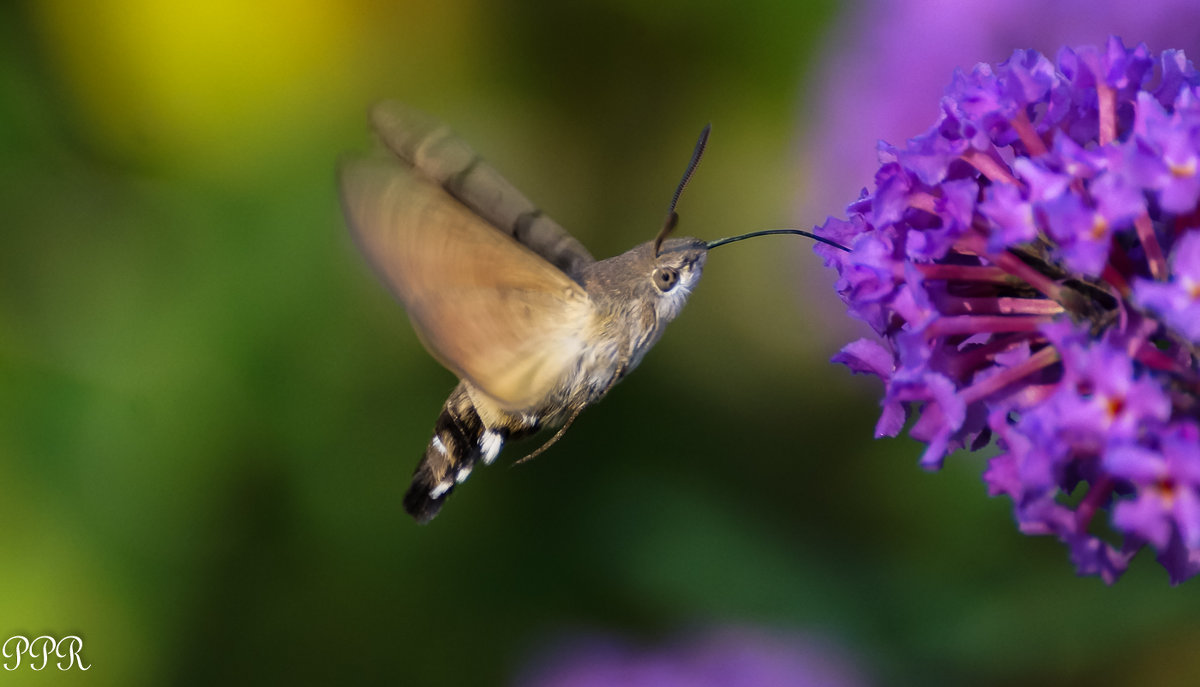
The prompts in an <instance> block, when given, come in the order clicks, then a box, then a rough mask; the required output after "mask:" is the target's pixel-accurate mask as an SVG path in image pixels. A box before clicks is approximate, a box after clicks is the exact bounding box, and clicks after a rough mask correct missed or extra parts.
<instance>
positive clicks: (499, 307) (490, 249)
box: [340, 156, 592, 411]
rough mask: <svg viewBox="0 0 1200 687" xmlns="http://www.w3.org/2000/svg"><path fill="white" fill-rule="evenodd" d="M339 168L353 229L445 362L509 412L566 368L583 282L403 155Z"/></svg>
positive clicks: (581, 320) (580, 324)
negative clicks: (469, 205) (494, 223)
mask: <svg viewBox="0 0 1200 687" xmlns="http://www.w3.org/2000/svg"><path fill="white" fill-rule="evenodd" d="M340 176H341V191H342V202H343V206H344V209H345V211H346V215H347V218H348V220H349V225H350V229H351V231H352V233H353V235H354V237H355V239H356V240H357V242H358V244H359V246H360V247H361V248H362V250H363V252H364V253H365V254H366V257H367V259H368V261H369V262H370V263H371V265H372V267H373V268H374V269H375V271H376V272H377V273H378V274H379V275H380V277H381V278H382V279H383V280H384V282H386V283H387V285H388V286H389V288H390V289H391V290H392V292H393V293H394V294H395V295H396V296H397V297H398V298H399V299H400V301H401V302H403V303H404V306H405V308H406V309H407V311H408V316H409V318H410V319H411V320H412V324H413V327H414V329H416V331H417V335H418V336H419V337H420V339H421V342H422V343H423V344H424V345H425V348H426V349H427V350H428V351H429V352H430V353H431V354H432V355H433V356H434V357H435V358H437V359H438V361H439V362H441V363H442V364H443V365H445V366H446V368H447V369H449V370H450V371H451V372H454V373H455V374H457V375H458V376H459V377H461V378H463V379H465V380H467V381H469V382H471V383H472V384H473V385H474V386H476V387H477V388H478V389H480V390H481V391H483V392H484V393H485V394H487V395H488V396H490V397H491V398H492V399H493V400H495V401H496V402H497V403H498V404H499V405H500V406H501V407H503V408H505V409H507V410H513V411H516V410H522V409H526V408H530V407H532V406H533V405H535V404H536V403H537V402H539V401H541V400H543V399H544V398H545V397H546V395H547V394H549V392H550V391H551V390H552V389H553V388H554V386H555V385H556V384H557V383H558V382H559V380H560V379H561V378H562V377H563V376H564V375H565V374H567V373H568V372H569V371H570V370H571V369H573V367H574V365H575V364H576V362H577V360H578V358H579V356H580V354H581V352H582V350H583V346H584V330H585V328H586V326H587V324H588V322H589V319H590V317H591V312H592V304H591V300H590V299H589V298H588V295H587V292H586V291H584V290H583V288H582V287H580V286H579V284H577V283H576V282H575V281H573V280H572V279H571V278H569V277H568V276H567V275H566V274H564V273H563V272H562V271H561V270H559V269H558V268H556V267H555V266H554V265H551V264H550V263H549V262H547V261H546V260H545V259H543V258H542V257H540V256H538V255H537V254H536V253H534V252H533V251H531V250H530V249H529V248H527V247H525V246H523V245H521V244H520V243H518V242H517V241H515V240H514V239H513V238H512V237H511V236H508V235H506V234H503V233H501V232H499V231H496V229H495V228H493V227H492V226H491V225H489V223H488V222H486V221H484V220H483V219H481V218H480V217H478V216H477V215H475V214H474V213H473V212H472V211H471V210H470V209H468V208H467V207H465V206H464V205H463V204H462V203H461V202H459V201H458V200H456V199H455V198H453V197H451V196H450V195H449V194H447V193H446V191H445V190H444V189H443V188H441V187H440V186H439V185H437V184H436V183H433V182H432V181H430V180H429V179H427V178H426V177H425V176H424V175H422V174H419V173H417V172H416V171H415V170H413V169H412V168H411V167H410V166H409V165H407V164H406V163H405V162H404V161H402V160H397V159H395V158H391V157H382V156H376V157H365V158H359V159H354V160H350V161H348V162H345V163H343V165H342V168H341V171H340Z"/></svg>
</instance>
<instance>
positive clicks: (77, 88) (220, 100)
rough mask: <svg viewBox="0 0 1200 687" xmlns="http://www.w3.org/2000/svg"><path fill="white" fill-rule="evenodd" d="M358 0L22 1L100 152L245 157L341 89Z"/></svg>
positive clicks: (357, 21)
mask: <svg viewBox="0 0 1200 687" xmlns="http://www.w3.org/2000/svg"><path fill="white" fill-rule="evenodd" d="M362 10H363V6H362V3H361V2H354V1H351V2H337V1H334V0H320V1H316V0H314V1H305V0H300V1H296V2H288V1H285V0H263V1H260V2H238V1H236V0H210V1H207V2H191V1H181V2H161V1H159V0H110V1H108V2H99V3H81V2H75V1H73V0H44V1H42V2H39V3H35V4H33V6H32V12H33V14H34V16H35V21H36V22H37V24H38V26H39V28H40V29H41V31H42V33H43V36H44V39H45V43H46V45H47V53H48V54H49V55H50V57H51V59H52V60H53V61H54V64H53V66H54V67H55V68H57V70H58V71H59V72H60V74H61V77H62V79H63V82H64V84H65V85H66V87H67V90H68V92H69V93H70V94H71V95H73V96H74V97H75V98H76V100H77V105H78V107H79V110H80V115H81V117H79V118H78V119H79V120H80V121H78V124H80V125H81V126H82V127H83V128H84V130H85V134H87V135H88V136H89V137H90V138H91V139H92V140H93V142H95V143H98V144H99V145H100V146H101V147H102V148H104V149H107V150H108V151H109V152H111V153H116V154H118V155H120V156H122V157H133V158H134V159H139V160H143V161H150V162H155V163H163V162H167V163H169V164H173V165H182V166H185V167H186V166H190V165H192V164H195V163H200V164H201V165H203V164H204V162H205V161H208V162H218V163H223V164H228V163H229V162H230V160H231V158H235V159H236V158H239V157H241V158H249V157H250V156H252V155H253V153H254V151H255V149H256V148H258V147H259V144H260V143H262V142H264V141H269V140H272V139H279V138H280V137H284V136H286V135H287V134H288V133H289V132H294V131H295V130H296V129H297V128H299V129H301V130H302V129H303V128H304V126H306V125H307V124H308V121H307V118H311V117H314V116H319V113H321V112H323V111H327V110H328V104H327V102H326V101H327V100H328V99H331V98H338V97H339V96H340V95H348V94H349V93H352V92H354V91H355V90H356V88H355V87H356V86H358V85H360V84H359V83H358V82H357V81H356V70H355V69H354V68H353V67H354V66H355V65H356V63H357V60H356V45H355V43H356V38H357V37H359V34H361V32H362V27H363V24H369V23H370V15H369V13H368V12H364V11H362Z"/></svg>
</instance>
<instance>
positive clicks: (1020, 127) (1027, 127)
mask: <svg viewBox="0 0 1200 687" xmlns="http://www.w3.org/2000/svg"><path fill="white" fill-rule="evenodd" d="M1009 124H1010V125H1011V126H1012V128H1013V130H1014V131H1016V132H1017V136H1019V137H1020V139H1021V143H1024V144H1025V150H1027V151H1028V152H1029V156H1030V157H1037V156H1039V155H1045V154H1046V143H1045V142H1044V141H1043V140H1042V137H1041V136H1038V132H1037V130H1036V129H1034V128H1033V122H1031V121H1029V115H1028V114H1026V113H1025V110H1024V108H1022V109H1020V110H1017V116H1015V117H1013V118H1012V119H1011V120H1010V121H1009Z"/></svg>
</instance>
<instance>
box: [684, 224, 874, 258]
mask: <svg viewBox="0 0 1200 687" xmlns="http://www.w3.org/2000/svg"><path fill="white" fill-rule="evenodd" d="M769 234H796V235H798V236H806V237H808V238H810V239H812V240H814V241H820V242H821V243H824V244H826V245H828V246H833V247H834V248H838V249H841V250H844V251H846V252H847V253H850V252H852V251H851V250H850V249H849V248H847V247H845V246H843V245H842V244H840V243H838V242H837V241H834V240H833V239H827V238H825V237H824V236H817V235H816V234H814V233H812V232H808V231H800V230H799V229H765V230H763V231H752V232H750V233H749V234H741V235H740V236H730V237H728V238H723V239H717V240H716V241H709V242H708V243H707V244H705V247H707V248H708V249H709V250H712V249H713V248H716V247H717V246H724V245H725V244H727V243H733V242H735V241H744V240H745V239H752V238H754V237H755V236H767V235H769Z"/></svg>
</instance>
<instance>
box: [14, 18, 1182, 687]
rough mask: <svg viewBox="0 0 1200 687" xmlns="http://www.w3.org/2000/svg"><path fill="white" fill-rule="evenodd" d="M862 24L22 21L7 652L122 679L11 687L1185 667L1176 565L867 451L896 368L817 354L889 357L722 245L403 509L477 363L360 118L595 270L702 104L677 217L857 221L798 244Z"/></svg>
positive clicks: (60, 678) (952, 471)
mask: <svg viewBox="0 0 1200 687" xmlns="http://www.w3.org/2000/svg"><path fill="white" fill-rule="evenodd" d="M850 11H851V10H847V9H839V7H838V6H837V4H836V3H833V2H814V3H807V4H806V3H788V2H779V1H778V0H748V1H746V2H742V3H738V4H736V5H728V6H711V7H710V6H708V5H707V4H703V5H696V4H695V3H686V2H679V1H677V0H662V1H659V2H652V3H651V2H633V1H630V0H608V1H606V2H600V1H596V2H585V3H547V4H544V5H541V4H534V3H518V2H472V1H471V0H443V1H442V2H439V3H436V4H435V3H425V2H414V3H407V4H406V3H400V4H391V3H383V2H370V1H367V0H359V1H351V2H345V1H336V0H325V1H318V0H314V1H312V2H301V3H293V2H283V1H282V0H277V1H272V2H261V3H256V4H253V5H251V4H249V3H239V2H233V1H232V0H221V1H216V2H208V3H164V2H154V1H152V0H113V1H111V2H107V3H76V2H71V1H70V0H47V1H45V2H38V3H32V4H26V5H12V4H5V5H3V8H2V9H0V212H2V213H3V220H0V227H2V228H0V237H2V240H0V639H2V638H6V637H8V636H11V635H13V634H26V635H30V636H33V635H38V634H52V635H56V636H62V635H66V634H78V635H80V636H82V637H83V638H84V641H85V647H84V656H85V658H86V659H87V660H88V661H89V662H90V663H91V664H92V666H93V667H92V669H91V670H90V671H89V672H88V673H86V674H83V675H81V674H79V673H77V672H76V673H73V674H66V673H60V672H58V671H55V670H47V671H45V672H44V673H34V672H31V671H29V670H27V669H25V668H22V669H20V670H18V671H15V672H7V671H6V672H4V674H0V683H4V684H10V683H11V684H63V683H65V682H66V681H68V680H72V679H73V680H81V679H86V680H87V681H88V682H90V683H91V684H106V685H155V684H198V685H200V684H204V685H208V684H219V683H233V684H263V683H313V684H401V685H436V684H455V685H476V684H478V685H487V684H507V683H509V682H510V681H511V680H512V676H514V675H515V674H517V672H518V671H519V670H520V669H521V667H522V666H523V665H525V664H526V663H527V662H528V661H529V660H530V659H531V657H533V656H536V655H538V654H539V652H540V651H542V650H543V648H544V647H546V646H547V645H549V644H552V643H553V642H555V641H557V640H559V639H561V638H562V637H565V636H571V635H573V634H575V633H580V632H584V633H588V632H601V633H606V634H614V635H617V636H620V637H624V638H627V639H628V640H629V641H633V642H640V641H646V642H655V641H658V640H661V639H662V638H668V637H671V636H674V635H675V634H676V633H679V632H681V631H683V630H686V629H687V628H693V627H702V626H710V625H725V624H753V625H760V626H764V627H768V628H780V629H783V630H799V631H801V632H804V633H807V634H809V635H813V636H820V637H824V638H825V640H826V641H829V642H832V643H834V644H836V645H840V646H841V647H843V648H844V649H845V650H846V651H847V652H848V653H849V654H850V655H851V656H853V657H854V659H855V661H856V662H857V663H859V664H861V665H862V666H863V667H864V669H865V670H866V671H867V672H868V674H870V675H872V676H874V678H875V680H876V681H877V682H878V683H879V684H889V685H917V684H922V685H924V684H963V683H968V682H969V683H970V684H974V685H1002V684H1010V683H1012V682H1015V681H1018V680H1019V681H1020V682H1021V683H1022V684H1056V685H1071V684H1080V685H1082V684H1089V685H1097V684H1140V685H1187V684H1196V682H1195V678H1196V676H1197V675H1200V654H1198V653H1197V651H1196V646H1197V642H1198V641H1200V630H1198V629H1197V623H1196V619H1197V617H1198V616H1197V611H1198V610H1200V600H1198V599H1197V595H1196V590H1195V589H1194V588H1192V587H1191V586H1189V585H1187V584H1185V585H1184V586H1182V587H1178V588H1174V589H1172V588H1170V587H1168V585H1167V580H1166V575H1165V573H1163V572H1162V570H1161V568H1159V567H1158V566H1157V565H1155V564H1154V562H1153V561H1152V560H1151V559H1150V557H1149V555H1147V554H1143V556H1142V557H1141V558H1140V559H1139V560H1137V561H1135V563H1134V565H1133V568H1132V570H1131V571H1130V572H1129V573H1128V574H1127V575H1126V577H1125V578H1124V579H1122V580H1121V581H1120V582H1119V583H1118V584H1117V585H1116V586H1114V587H1111V588H1108V587H1105V586H1104V585H1103V584H1102V583H1101V582H1100V581H1098V580H1096V579H1080V578H1076V577H1075V576H1074V572H1073V569H1072V567H1071V566H1070V564H1069V563H1068V561H1067V557H1066V551H1065V549H1064V548H1063V547H1061V546H1060V545H1059V544H1058V543H1056V542H1054V541H1049V540H1045V539H1033V538H1029V537H1024V536H1022V535H1020V534H1018V533H1017V531H1016V529H1015V527H1014V525H1013V523H1012V520H1011V517H1010V514H1009V504H1008V502H1007V501H1004V500H997V499H989V498H987V497H986V495H985V491H984V487H983V485H982V483H981V482H980V480H979V474H980V471H981V469H982V467H983V460H984V458H983V457H981V456H965V455H960V456H958V457H956V458H954V459H951V460H950V461H948V463H947V468H946V469H945V470H944V471H943V472H941V473H938V474H935V475H929V474H926V473H923V472H921V471H920V470H919V469H918V468H917V467H916V465H915V463H916V458H917V456H918V454H919V448H918V447H917V446H916V445H915V444H914V443H912V442H910V441H909V440H907V439H900V440H888V441H879V442H877V441H873V440H872V439H871V435H872V431H873V427H874V422H875V418H876V414H877V403H878V402H877V395H878V391H879V388H878V385H877V384H875V383H873V382H871V381H869V380H862V379H857V378H852V377H851V376H850V375H849V373H848V372H847V371H846V370H844V369H842V368H840V367H835V366H833V365H831V364H829V363H828V362H827V361H828V359H829V357H830V356H831V355H832V354H833V353H834V352H835V351H836V350H837V349H838V348H839V347H840V346H841V345H842V344H843V343H845V341H847V340H848V339H849V338H850V337H853V336H857V333H856V330H855V329H854V328H853V327H851V326H849V325H846V324H843V323H842V321H841V320H842V319H843V315H842V314H841V313H840V311H839V308H838V304H837V301H836V298H835V297H834V296H833V294H832V292H831V290H830V289H829V288H828V286H829V285H830V284H831V282H832V278H831V277H830V276H828V275H824V274H815V273H816V272H817V271H818V270H819V262H818V261H817V260H816V259H815V258H813V256H812V255H811V251H810V249H809V247H808V246H807V245H806V244H805V243H803V242H801V241H798V240H796V241H793V240H791V239H786V238H780V239H764V240H762V241H758V242H751V243H745V244H739V246H738V247H735V248H728V249H723V251H722V252H720V253H716V254H714V256H713V258H712V259H711V260H710V261H709V266H708V269H707V270H706V273H705V277H704V281H703V283H702V285H701V286H700V288H699V289H698V290H697V292H696V293H695V294H694V295H693V297H692V300H691V303H690V305H689V306H688V308H687V311H686V313H685V314H684V315H683V316H682V317H681V318H680V319H679V320H678V321H677V322H676V323H674V324H673V325H672V326H671V328H670V330H669V331H668V333H667V335H666V336H665V337H664V339H663V340H662V341H661V342H660V343H659V344H658V345H657V347H656V348H655V349H654V351H653V352H652V353H651V354H650V355H648V356H647V358H646V360H645V361H644V363H643V365H642V366H641V368H639V370H638V371H637V372H636V374H633V375H631V377H630V378H629V379H627V380H626V381H625V382H623V383H622V384H621V385H620V386H618V387H617V388H616V389H615V390H614V391H613V392H612V393H611V394H610V396H609V397H608V398H607V399H606V400H605V401H604V402H603V403H601V404H599V405H598V406H596V407H595V408H592V409H589V410H588V411H587V412H586V413H584V414H583V415H582V416H581V417H580V418H579V420H578V422H577V423H576V424H575V426H574V427H573V428H572V429H571V431H570V432H568V433H567V434H566V435H565V437H564V438H563V440H562V441H561V442H559V443H558V444H557V445H555V446H554V448H553V449H552V450H551V451H549V452H548V453H546V454H544V455H543V456H542V457H540V458H538V459H537V460H535V461H533V462H532V463H530V464H528V465H523V466H520V467H518V468H515V469H510V468H509V466H508V464H507V463H506V461H505V460H504V459H502V460H501V461H500V463H499V464H498V466H493V467H492V468H490V469H487V470H482V471H477V472H476V474H475V475H474V476H473V477H472V479H471V481H470V482H469V483H468V484H467V485H465V486H464V487H462V488H460V489H459V490H458V492H457V493H456V495H455V496H454V497H453V498H452V499H451V500H450V501H449V503H448V505H447V507H446V508H445V510H444V511H443V512H442V514H441V515H440V516H439V517H438V518H437V519H436V520H435V521H434V522H433V523H432V524H431V525H429V526H427V527H418V526H416V525H415V524H414V523H413V522H412V521H411V520H409V519H408V517H407V516H405V515H404V513H403V512H402V510H401V508H400V496H401V494H402V493H403V491H404V489H405V487H406V486H407V480H408V476H409V475H410V473H411V471H412V469H413V467H414V465H415V462H416V460H417V458H418V456H419V455H420V453H421V451H422V449H423V447H424V445H425V443H426V442H427V440H428V436H429V432H430V430H431V428H432V425H433V421H434V419H435V417H436V415H437V412H438V410H439V408H440V405H441V403H442V402H443V400H444V399H445V396H446V393H447V392H448V391H449V389H450V388H451V387H452V386H453V384H454V379H453V378H452V376H451V375H450V374H449V373H447V372H445V371H444V370H442V369H441V368H439V367H438V366H437V365H436V364H435V363H434V362H433V361H432V360H431V359H430V358H429V357H428V356H427V355H426V354H425V353H424V352H423V350H422V349H421V348H420V345H419V343H418V342H417V341H416V338H415V337H414V335H413V333H412V332H411V330H410V329H409V327H408V324H407V321H406V319H405V317H404V314H403V311H402V310H401V309H400V308H399V307H398V306H397V305H396V304H395V303H394V302H393V301H392V300H391V299H390V297H389V296H388V294H387V293H386V292H385V290H384V289H383V288H382V287H381V286H380V285H379V284H378V283H377V282H376V280H375V279H374V277H373V276H372V275H371V274H370V273H369V271H368V270H367V269H366V268H365V266H364V264H363V261H362V260H361V258H360V257H359V256H358V255H357V253H356V251H355V249H354V246H353V245H352V243H351V241H350V240H349V239H348V236H347V233H346V231H345V228H344V225H343V221H342V218H341V216H340V211H339V208H338V202H337V198H336V195H335V188H334V167H335V163H336V160H337V158H338V156H339V155H341V154H342V153H344V152H346V151H350V150H361V149H365V148H366V147H367V146H368V145H369V144H370V138H369V134H368V131H367V126H366V110H367V107H368V105H369V104H370V103H371V102H372V101H374V100H378V99H381V98H384V97H392V98H397V99H401V100H404V101H406V102H409V103H411V104H413V105H416V106H418V107H421V108H422V109H425V110H426V111H429V112H431V113H433V114H435V115H437V116H438V117H440V118H442V119H444V120H445V121H447V122H450V123H451V124H452V125H453V126H454V127H455V128H456V129H457V130H458V131H459V133H460V134H461V135H462V136H463V137H464V138H465V139H466V140H468V141H470V142H471V143H472V144H473V145H474V146H475V147H476V148H477V149H479V150H480V151H481V152H483V153H484V155H485V156H487V157H488V158H489V159H490V161H491V162H492V163H493V164H494V165H495V166H496V167H497V168H499V169H500V170H501V171H502V172H503V173H505V174H506V175H507V176H508V177H509V179H510V180H511V181H513V182H514V183H515V184H516V185H517V186H518V187H519V188H521V189H523V190H524V191H525V193H526V194H527V195H528V196H529V197H530V198H532V199H533V200H534V201H535V202H537V203H539V204H540V205H541V206H542V207H543V208H545V209H546V210H547V212H549V213H550V214H551V215H552V216H554V217H555V218H556V219H558V220H559V221H560V222H561V223H562V224H563V225H564V226H566V227H568V228H569V229H570V230H571V231H572V232H574V233H575V235H576V236H577V237H578V238H580V239H581V240H582V241H583V242H584V243H585V244H586V245H587V246H588V247H589V248H590V249H591V250H592V252H593V253H594V254H596V255H597V256H609V255H613V254H616V253H618V252H621V251H623V250H625V249H627V248H629V247H631V246H632V245H634V244H636V243H639V242H642V241H645V240H648V239H650V238H651V237H652V236H653V234H654V233H655V231H656V230H657V228H658V226H659V223H660V221H661V219H662V214H663V211H664V209H665V206H666V203H667V201H668V200H669V198H670V194H671V191H672V190H673V189H674V185H675V183H676V181H677V180H678V177H679V174H680V172H681V171H682V169H683V166H684V165H685V163H686V161H687V158H688V155H689V154H690V152H691V146H692V143H693V141H694V138H695V136H696V134H697V133H698V131H699V130H700V128H701V127H702V126H703V125H704V124H705V123H706V122H709V121H711V122H712V123H713V135H712V139H711V141H710V146H709V150H708V153H707V155H706V158H705V161H704V164H703V165H702V167H701V169H700V171H699V173H698V175H697V176H696V178H695V179H694V181H693V184H692V185H691V186H690V187H689V189H688V192H687V194H686V195H685V196H684V198H683V200H682V202H681V205H680V211H681V215H682V218H683V219H682V225H681V232H682V233H684V234H693V235H698V236H702V237H705V238H716V237H718V236H725V235H729V234H732V233H740V232H743V231H749V230H754V229H761V228H767V227H775V226H786V225H789V224H796V223H799V224H801V225H811V224H813V223H819V222H821V221H822V220H823V219H824V214H838V213H840V210H841V208H842V207H843V206H844V204H845V202H846V201H848V200H849V199H848V198H836V199H830V200H829V202H828V207H827V208H825V209H824V210H822V213H823V214H822V215H820V216H814V217H801V218H796V217H794V212H793V208H794V207H796V205H797V201H796V198H797V197H798V195H799V191H798V189H800V188H801V187H802V185H803V184H804V182H805V180H804V179H803V178H802V177H801V175H800V172H799V171H798V170H800V169H801V168H802V165H801V164H799V162H798V161H799V160H800V158H801V157H802V156H803V154H804V151H803V150H799V149H798V146H797V141H798V140H799V138H800V135H801V132H803V131H804V130H805V123H806V121H809V120H810V119H812V118H813V117H814V114H815V112H816V111H817V109H818V108H820V106H821V103H820V102H817V101H815V100H814V99H813V98H812V97H810V96H809V95H808V91H809V89H810V84H811V83H812V81H813V79H815V76H814V75H815V74H816V73H817V71H818V70H819V68H820V66H821V63H822V60H823V59H826V58H825V57H823V53H824V51H826V50H827V49H828V48H829V47H830V45H829V43H830V42H829V40H828V38H827V37H828V36H829V35H830V30H831V27H832V26H834V25H835V23H836V24H838V25H842V26H845V25H846V22H847V16H848V13H849V12H850ZM1002 56H1003V55H999V56H996V57H1002ZM933 113H934V104H933V103H931V106H930V115H931V117H932V116H933ZM913 133H916V132H913ZM862 145H863V146H873V145H874V141H872V140H869V139H867V140H863V141H862ZM869 181H870V180H869V179H864V180H863V183H864V184H867V183H869ZM536 445H537V443H536V441H534V442H528V443H526V444H525V445H516V446H513V447H510V448H509V449H508V450H507V451H506V452H505V456H506V457H507V458H508V459H509V461H511V459H512V458H514V457H519V456H520V455H523V451H528V450H531V449H532V448H534V447H536ZM1191 584H1192V585H1194V584H1196V583H1194V582H1193V583H1191Z"/></svg>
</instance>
